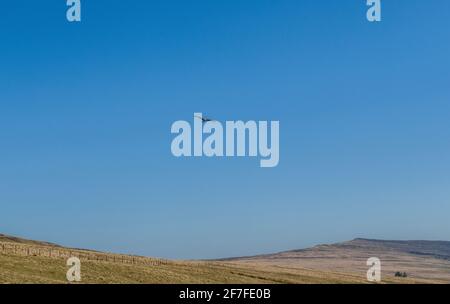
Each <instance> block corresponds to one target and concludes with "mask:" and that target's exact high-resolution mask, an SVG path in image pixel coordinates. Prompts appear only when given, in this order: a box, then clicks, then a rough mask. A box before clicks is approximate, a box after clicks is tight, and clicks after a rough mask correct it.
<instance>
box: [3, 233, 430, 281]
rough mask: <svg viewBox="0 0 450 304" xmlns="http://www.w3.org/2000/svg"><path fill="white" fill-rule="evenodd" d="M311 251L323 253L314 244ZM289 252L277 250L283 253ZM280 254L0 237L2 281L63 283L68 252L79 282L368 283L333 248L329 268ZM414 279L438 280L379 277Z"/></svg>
mask: <svg viewBox="0 0 450 304" xmlns="http://www.w3.org/2000/svg"><path fill="white" fill-rule="evenodd" d="M330 246H333V245H330ZM330 248H333V247H330ZM312 250H313V251H316V254H317V257H318V258H320V257H321V255H320V254H319V252H317V248H316V249H312ZM333 250H337V249H336V248H334V249H333ZM313 251H311V252H309V254H311V253H312V252H313ZM330 252H332V251H328V254H330ZM293 253H294V254H295V251H294V252H290V253H281V256H283V255H285V254H288V255H289V254H293ZM278 255H280V254H277V255H272V256H259V257H250V258H243V259H235V260H229V261H169V260H159V259H152V258H146V257H137V256H126V255H118V254H110V253H102V252H95V251H89V250H79V249H71V248H64V247H60V246H57V245H54V244H50V243H46V242H35V241H29V240H24V239H19V238H12V237H8V236H2V239H0V283H67V281H66V271H67V270H68V267H67V266H66V265H65V262H66V259H67V258H68V257H69V256H77V257H79V258H80V259H81V261H82V265H81V274H82V283H282V284H283V283H288V284H289V283H367V281H366V279H365V276H366V271H367V267H366V266H365V261H363V260H361V261H360V262H361V263H362V267H360V268H355V269H359V270H357V271H355V270H354V269H353V271H348V269H347V270H346V269H342V268H341V267H340V266H339V265H341V264H342V265H345V259H340V258H339V257H338V255H339V252H333V253H332V256H331V255H330V256H329V259H328V261H326V260H321V262H324V263H326V264H327V263H328V264H327V265H328V266H329V268H328V269H327V268H321V267H311V266H314V265H312V264H308V263H306V262H305V260H301V259H300V260H299V259H289V258H288V259H285V258H286V256H284V257H283V258H282V259H281V260H282V261H283V262H282V263H281V262H280V258H281V256H278ZM277 256H278V258H276V257H277ZM310 260H311V259H310ZM302 261H303V262H302ZM333 263H334V264H335V265H334V266H333ZM418 282H439V281H438V280H433V279H427V278H419V277H411V278H395V277H393V275H386V276H384V277H383V283H418Z"/></svg>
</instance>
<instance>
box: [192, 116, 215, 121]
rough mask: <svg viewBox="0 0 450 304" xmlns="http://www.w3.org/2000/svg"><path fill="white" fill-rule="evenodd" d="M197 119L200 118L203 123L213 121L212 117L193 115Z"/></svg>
mask: <svg viewBox="0 0 450 304" xmlns="http://www.w3.org/2000/svg"><path fill="white" fill-rule="evenodd" d="M195 117H196V118H198V119H201V120H202V122H203V123H205V122H208V121H214V120H213V119H210V118H208V117H203V116H195Z"/></svg>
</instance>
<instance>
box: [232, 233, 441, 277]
mask: <svg viewBox="0 0 450 304" xmlns="http://www.w3.org/2000/svg"><path fill="white" fill-rule="evenodd" d="M370 257H378V258H379V259H380V260H381V264H382V275H384V276H385V277H391V276H392V275H394V274H395V272H397V271H400V272H406V273H407V274H408V276H409V277H411V278H415V279H419V280H420V279H423V280H433V281H436V282H450V242H444V241H384V240H370V239H354V240H352V241H348V242H343V243H337V244H331V245H318V246H315V247H312V248H308V249H299V250H291V251H285V252H280V253H275V254H267V255H258V256H251V257H239V258H232V259H225V260H226V261H233V262H237V263H240V264H246V265H263V266H269V265H270V266H272V267H274V266H276V267H290V268H297V267H300V268H307V269H315V270H321V271H337V272H342V273H349V274H350V273H353V274H356V273H359V274H364V275H365V272H364V270H367V266H366V263H365V262H366V261H367V259H368V258H370Z"/></svg>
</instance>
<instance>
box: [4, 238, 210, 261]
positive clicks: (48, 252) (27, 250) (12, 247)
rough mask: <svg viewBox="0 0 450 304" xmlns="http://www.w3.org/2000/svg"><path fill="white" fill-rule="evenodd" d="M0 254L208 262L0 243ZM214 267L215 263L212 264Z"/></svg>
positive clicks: (91, 259) (83, 258) (81, 258)
mask: <svg viewBox="0 0 450 304" xmlns="http://www.w3.org/2000/svg"><path fill="white" fill-rule="evenodd" d="M0 254H4V255H6V254H9V255H18V256H37V257H48V258H55V259H62V258H63V259H68V258H70V257H77V258H79V259H80V260H81V261H97V262H111V263H120V264H128V265H143V266H162V265H179V266H183V265H191V266H192V265H193V264H195V263H198V264H199V265H205V264H208V262H182V261H170V260H165V259H159V258H148V257H142V256H131V255H123V254H112V253H111V254H109V253H103V252H97V251H87V250H81V249H69V248H64V247H57V246H43V245H30V244H22V243H10V242H0ZM214 264H215V265H216V266H218V264H217V263H215V262H214Z"/></svg>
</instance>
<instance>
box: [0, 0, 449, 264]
mask: <svg viewBox="0 0 450 304" xmlns="http://www.w3.org/2000/svg"><path fill="white" fill-rule="evenodd" d="M65 2H66V1H65V0H59V1H50V0H41V1H26V2H24V1H13V0H9V1H2V3H1V5H0V210H1V211H0V232H2V233H9V234H15V235H20V236H26V237H29V238H34V239H42V240H47V241H53V242H57V243H61V244H64V245H69V246H75V247H84V248H92V249H99V250H108V251H119V252H125V253H136V254H143V255H151V256H161V257H168V258H214V257H227V256H236V255H248V254H257V253H265V252H272V251H279V250H286V249H295V248H301V247H305V246H309V245H313V244H317V243H323V242H335V241H342V240H347V239H351V238H354V237H371V238H384V239H444V240H450V221H449V215H450V119H449V118H450V59H449V54H450V2H449V1H448V0H432V1H425V0H411V1H407V0H384V1H383V16H382V17H383V21H382V22H381V23H378V24H373V23H369V22H367V20H366V19H365V14H366V9H367V8H366V5H365V0H339V1H338V0H321V1H317V0H314V1H313V0H309V1H306V0H305V1H300V0H280V1H272V0H270V1H269V0H253V1H250V0H249V1H242V0H239V1H238V0H227V1H212V0H193V1H185V0H183V1H181V0H172V1H167V0H164V1H163V0H160V1H132V3H133V4H131V2H130V1H106V0H84V1H82V5H83V7H82V22H81V23H80V24H73V23H68V22H67V21H66V19H65V11H66V5H65ZM196 111H200V112H203V113H205V114H207V115H209V116H211V117H213V118H217V119H221V120H238V119H242V120H279V121H280V128H281V131H280V132H281V134H280V137H281V138H280V141H281V143H280V153H281V156H280V164H279V166H278V167H277V168H273V169H262V168H260V167H259V161H258V160H257V159H248V158H245V159H236V158H234V159H233V158H223V159H206V158H200V159H194V158H192V159H187V158H185V159H177V158H174V157H173V156H172V154H171V152H170V143H171V140H172V138H173V136H172V134H171V133H170V126H171V124H172V122H174V121H175V120H179V119H185V120H190V119H192V115H193V113H194V112H196Z"/></svg>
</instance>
